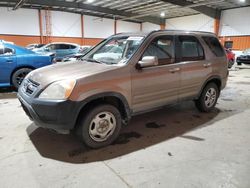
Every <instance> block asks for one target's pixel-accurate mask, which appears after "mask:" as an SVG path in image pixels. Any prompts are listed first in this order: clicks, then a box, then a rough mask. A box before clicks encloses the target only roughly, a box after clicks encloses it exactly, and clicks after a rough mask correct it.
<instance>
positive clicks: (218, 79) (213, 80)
mask: <svg viewBox="0 0 250 188" xmlns="http://www.w3.org/2000/svg"><path fill="white" fill-rule="evenodd" d="M209 83H215V84H216V85H217V86H218V89H219V94H220V91H221V86H222V79H221V77H220V76H212V77H209V78H208V79H207V80H206V81H205V83H204V84H203V85H202V87H201V90H200V92H199V94H198V96H197V97H196V98H195V99H198V98H199V97H200V96H201V93H202V91H203V90H204V88H205V87H206V86H207V85H208V84H209Z"/></svg>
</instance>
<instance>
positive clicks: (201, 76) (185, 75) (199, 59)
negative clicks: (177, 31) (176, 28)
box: [176, 35, 212, 99]
mask: <svg viewBox="0 0 250 188" xmlns="http://www.w3.org/2000/svg"><path fill="white" fill-rule="evenodd" d="M176 44H177V45H176V56H177V58H176V60H177V64H179V65H180V68H181V75H180V80H181V82H180V90H179V97H180V99H189V98H193V97H196V96H197V94H198V93H199V92H200V88H201V86H202V85H203V83H204V82H205V80H206V79H207V78H208V76H209V75H210V74H211V72H212V68H211V63H210V62H209V61H207V60H206V57H205V52H204V49H203V47H202V45H201V43H200V41H199V39H198V38H196V37H195V36H191V35H180V36H177V37H176Z"/></svg>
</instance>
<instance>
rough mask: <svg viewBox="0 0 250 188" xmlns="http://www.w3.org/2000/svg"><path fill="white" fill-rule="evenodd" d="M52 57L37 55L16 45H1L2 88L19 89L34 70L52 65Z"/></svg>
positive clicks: (0, 78)
mask: <svg viewBox="0 0 250 188" xmlns="http://www.w3.org/2000/svg"><path fill="white" fill-rule="evenodd" d="M52 62H53V56H52V55H41V54H36V53H35V52H32V51H30V50H28V49H26V48H22V47H19V46H16V45H14V44H10V43H5V42H1V43H0V87H9V86H14V87H15V88H18V87H19V85H20V84H21V82H22V80H23V79H24V77H25V76H26V75H27V74H28V73H29V72H30V71H32V70H34V69H37V68H40V67H44V66H46V65H50V64H52Z"/></svg>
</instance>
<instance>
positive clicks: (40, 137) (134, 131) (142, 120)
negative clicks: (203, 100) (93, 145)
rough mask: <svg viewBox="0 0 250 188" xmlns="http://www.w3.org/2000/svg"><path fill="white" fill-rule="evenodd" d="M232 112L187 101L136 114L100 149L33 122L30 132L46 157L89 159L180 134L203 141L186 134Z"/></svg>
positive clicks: (75, 160) (100, 158) (126, 151)
mask: <svg viewBox="0 0 250 188" xmlns="http://www.w3.org/2000/svg"><path fill="white" fill-rule="evenodd" d="M221 113H222V114H223V115H220V114H221ZM232 115H234V112H233V111H231V112H230V113H225V112H223V111H220V110H219V109H215V110H214V111H213V112H211V113H200V112H198V111H196V109H195V107H194V105H193V103H192V102H186V103H183V104H181V105H180V104H179V105H176V106H173V107H171V108H165V109H161V110H158V111H154V112H150V113H147V114H143V115H139V116H135V117H134V118H133V119H132V121H131V122H130V124H129V125H128V126H126V127H124V128H123V130H122V132H121V134H120V136H119V138H118V139H117V141H116V142H115V143H114V144H112V145H110V146H108V147H105V148H101V149H97V150H91V149H88V148H86V147H85V146H84V145H83V144H82V143H81V142H80V141H78V140H77V139H76V138H75V137H74V136H73V135H60V134H57V133H55V132H52V131H49V130H46V129H42V128H37V127H35V126H34V125H33V124H32V125H30V126H29V127H28V128H27V133H28V135H29V137H30V139H31V141H32V143H33V144H34V146H35V147H36V149H37V151H38V152H39V153H40V154H41V155H42V156H43V157H46V158H50V159H54V160H58V161H63V162H69V163H90V162H96V161H103V160H108V159H112V158H116V157H119V156H123V155H126V154H129V153H131V152H134V151H138V150H141V149H145V148H147V147H150V146H153V145H155V144H158V143H161V142H164V141H167V140H168V139H171V138H174V137H179V136H180V137H182V138H184V139H189V140H192V141H194V142H203V141H205V138H199V137H195V136H192V135H184V134H187V133H188V132H190V131H192V130H194V129H197V128H202V127H204V126H209V125H211V124H213V122H215V121H219V120H220V119H224V118H227V117H229V116H232Z"/></svg>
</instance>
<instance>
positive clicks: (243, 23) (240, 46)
mask: <svg viewBox="0 0 250 188" xmlns="http://www.w3.org/2000/svg"><path fill="white" fill-rule="evenodd" d="M249 18H250V7H243V8H237V9H229V10H224V11H222V15H221V20H220V31H219V33H220V40H221V43H222V44H224V43H225V41H232V42H233V50H244V49H246V48H250V26H249V23H250V22H249Z"/></svg>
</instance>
